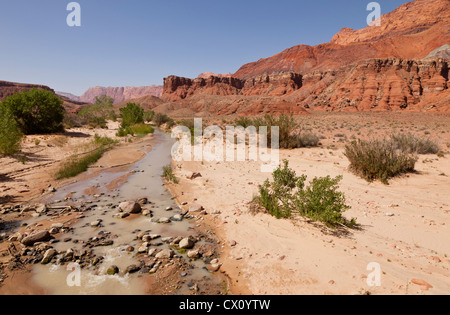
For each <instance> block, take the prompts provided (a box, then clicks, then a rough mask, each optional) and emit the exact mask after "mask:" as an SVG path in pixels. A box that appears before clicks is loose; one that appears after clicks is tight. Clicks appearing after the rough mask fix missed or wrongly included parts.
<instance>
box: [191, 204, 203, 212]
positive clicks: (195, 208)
mask: <svg viewBox="0 0 450 315" xmlns="http://www.w3.org/2000/svg"><path fill="white" fill-rule="evenodd" d="M202 210H204V208H203V206H201V205H199V204H193V205H192V206H190V207H189V212H201V211H202Z"/></svg>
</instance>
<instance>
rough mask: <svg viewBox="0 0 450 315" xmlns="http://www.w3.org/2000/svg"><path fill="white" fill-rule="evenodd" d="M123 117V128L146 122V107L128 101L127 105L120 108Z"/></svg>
mask: <svg viewBox="0 0 450 315" xmlns="http://www.w3.org/2000/svg"><path fill="white" fill-rule="evenodd" d="M120 117H121V118H122V128H127V127H131V126H133V125H136V124H142V123H143V122H144V109H143V108H142V107H141V105H139V104H135V103H128V104H127V106H126V107H123V108H121V109H120Z"/></svg>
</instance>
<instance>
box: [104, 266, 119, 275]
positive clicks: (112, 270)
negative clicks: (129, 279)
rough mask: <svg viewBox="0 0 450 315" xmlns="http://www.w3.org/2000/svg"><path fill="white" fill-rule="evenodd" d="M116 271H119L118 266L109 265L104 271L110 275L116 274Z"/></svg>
mask: <svg viewBox="0 0 450 315" xmlns="http://www.w3.org/2000/svg"><path fill="white" fill-rule="evenodd" d="M118 273H119V267H117V266H111V267H109V268H108V270H107V271H106V274H108V275H110V276H114V275H116V274H118Z"/></svg>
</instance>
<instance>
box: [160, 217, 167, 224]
mask: <svg viewBox="0 0 450 315" xmlns="http://www.w3.org/2000/svg"><path fill="white" fill-rule="evenodd" d="M158 223H162V224H166V223H170V219H169V218H160V219H159V220H158Z"/></svg>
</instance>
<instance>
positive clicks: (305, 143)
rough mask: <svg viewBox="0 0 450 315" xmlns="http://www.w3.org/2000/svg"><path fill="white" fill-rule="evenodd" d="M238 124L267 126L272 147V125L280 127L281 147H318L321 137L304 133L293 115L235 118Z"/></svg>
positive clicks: (269, 143) (257, 126)
mask: <svg viewBox="0 0 450 315" xmlns="http://www.w3.org/2000/svg"><path fill="white" fill-rule="evenodd" d="M235 125H236V126H242V127H244V128H247V127H249V126H254V127H256V128H257V129H258V128H260V127H267V135H268V137H267V145H268V146H269V147H270V145H271V141H272V132H271V128H272V127H279V140H280V141H279V146H280V149H296V148H305V147H317V146H318V145H319V141H320V139H319V137H318V136H317V135H315V134H312V133H303V132H302V131H301V128H300V126H299V124H298V123H296V122H295V119H294V116H293V115H284V114H283V115H280V116H278V117H277V116H274V115H269V114H266V115H265V116H264V117H256V118H254V119H250V118H248V117H240V118H238V119H236V120H235Z"/></svg>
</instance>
